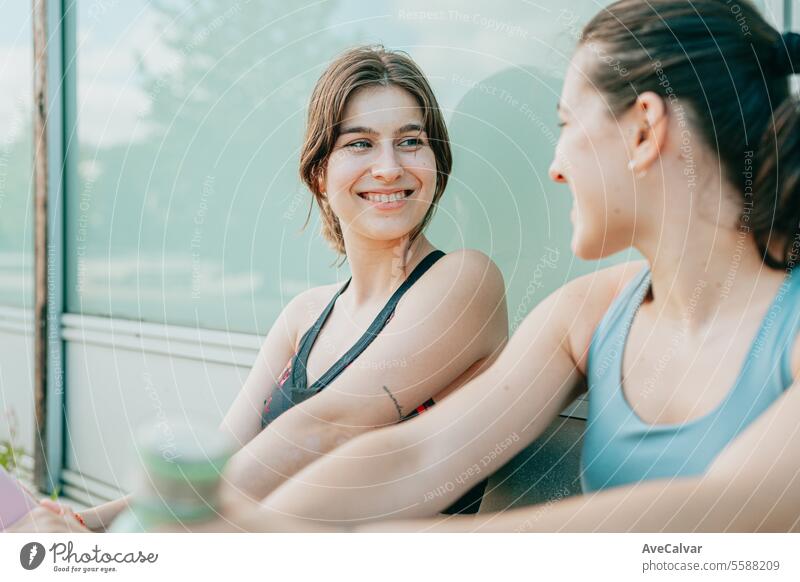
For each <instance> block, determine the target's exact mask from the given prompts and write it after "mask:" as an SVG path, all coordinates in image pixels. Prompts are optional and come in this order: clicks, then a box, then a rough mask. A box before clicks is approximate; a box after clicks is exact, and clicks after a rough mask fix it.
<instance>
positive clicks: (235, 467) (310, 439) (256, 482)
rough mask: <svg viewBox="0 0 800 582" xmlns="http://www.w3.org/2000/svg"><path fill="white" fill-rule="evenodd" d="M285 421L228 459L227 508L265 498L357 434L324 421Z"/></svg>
mask: <svg viewBox="0 0 800 582" xmlns="http://www.w3.org/2000/svg"><path fill="white" fill-rule="evenodd" d="M282 420H283V419H278V421H276V422H275V423H273V425H271V426H270V427H268V428H267V429H265V430H264V431H262V433H261V434H259V435H258V437H257V438H256V439H254V440H253V441H251V442H250V443H249V444H248V445H247V446H245V447H244V448H243V449H241V450H240V451H239V452H238V453H236V454H235V455H234V456H233V457H232V458H231V460H230V461H229V463H228V465H227V466H226V468H225V473H224V478H223V484H222V492H221V495H222V499H223V503H224V504H225V506H226V507H233V506H238V505H240V504H242V503H244V504H247V503H256V502H258V501H260V500H262V499H264V498H265V497H266V496H267V495H269V494H270V493H272V492H273V491H274V490H275V489H277V488H278V487H279V486H280V485H281V484H282V483H283V482H284V481H286V480H287V479H289V478H290V477H292V476H293V475H295V474H296V473H297V472H298V471H300V470H302V469H303V468H304V467H306V466H307V465H309V464H311V463H312V462H314V461H316V460H317V459H319V458H320V457H321V456H323V455H325V454H326V453H328V452H330V451H332V450H333V449H335V448H336V447H338V446H339V445H341V444H344V443H345V442H347V441H348V440H349V439H350V438H352V437H353V436H354V435H355V434H357V431H354V430H351V429H348V428H346V427H345V426H343V425H341V424H339V423H333V422H327V421H324V420H319V421H317V420H308V419H302V422H298V421H296V419H291V418H290V419H287V421H283V422H281V421H282Z"/></svg>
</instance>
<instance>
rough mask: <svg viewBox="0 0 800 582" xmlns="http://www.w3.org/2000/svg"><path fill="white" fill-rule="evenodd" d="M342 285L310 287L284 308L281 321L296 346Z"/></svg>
mask: <svg viewBox="0 0 800 582" xmlns="http://www.w3.org/2000/svg"><path fill="white" fill-rule="evenodd" d="M342 285H343V283H332V284H330V285H319V286H317V287H310V288H309V289H306V290H305V291H302V292H300V293H298V294H297V295H295V296H294V297H293V298H292V299H291V300H290V301H289V302H288V303H287V304H286V305H285V306H284V308H283V311H282V312H281V319H282V320H283V321H284V325H286V328H287V329H288V330H289V332H290V336H291V337H293V338H294V339H295V341H294V345H295V346H296V345H297V342H298V341H299V339H300V335H301V334H302V333H304V332H305V330H306V329H308V328H309V327H310V326H311V325H312V324H313V323H314V322H315V321H316V320H317V317H319V314H320V313H322V310H323V309H325V306H326V305H327V304H328V302H329V301H330V300H331V298H333V296H334V295H335V294H336V292H337V291H338V290H339V288H340V287H341V286H342Z"/></svg>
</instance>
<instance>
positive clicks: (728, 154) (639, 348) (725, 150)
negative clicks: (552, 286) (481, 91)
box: [265, 0, 800, 531]
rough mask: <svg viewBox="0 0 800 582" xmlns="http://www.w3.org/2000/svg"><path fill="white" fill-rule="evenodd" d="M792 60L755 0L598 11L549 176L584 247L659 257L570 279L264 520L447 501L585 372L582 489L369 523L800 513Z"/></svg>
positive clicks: (705, 519) (796, 132) (518, 444)
mask: <svg viewBox="0 0 800 582" xmlns="http://www.w3.org/2000/svg"><path fill="white" fill-rule="evenodd" d="M612 62H613V63H614V64H615V66H613V67H612V66H610V64H609V63H612ZM799 66H800V36H798V35H797V34H794V33H787V34H783V35H781V34H780V33H779V32H778V31H776V30H775V29H774V28H772V27H771V26H770V25H769V24H768V23H767V22H766V21H765V20H764V18H763V17H762V16H761V15H760V14H759V12H758V11H757V10H756V9H755V7H753V6H752V5H751V4H750V3H749V2H747V1H745V0H739V2H738V3H737V10H736V11H734V10H732V9H731V3H730V2H727V1H725V0H692V2H686V1H685V0H621V1H619V2H616V3H614V4H612V5H610V6H609V7H607V8H605V9H603V10H602V11H601V12H600V13H599V14H597V15H596V16H595V17H594V18H593V19H592V20H591V22H589V24H588V25H587V26H586V28H585V29H584V31H583V35H582V38H581V41H580V43H579V46H578V48H577V50H576V52H575V54H574V57H573V59H572V61H571V63H570V66H569V70H568V72H567V75H566V78H565V82H564V87H563V92H562V95H561V98H560V101H559V103H558V111H559V116H560V118H561V125H562V130H561V136H560V139H559V142H558V144H557V147H556V151H555V156H554V160H553V162H552V166H551V168H550V174H551V177H552V179H553V180H555V181H556V182H559V183H562V184H564V185H565V186H566V188H565V193H566V192H570V193H571V196H572V199H573V213H572V221H573V226H574V234H573V239H572V247H573V251H574V252H575V254H576V255H577V256H579V257H581V258H584V259H599V258H601V257H606V256H609V255H611V254H614V253H617V252H619V251H622V250H624V249H626V248H628V247H634V248H635V249H637V250H638V251H639V252H640V253H641V254H642V255H643V257H644V261H641V262H635V263H626V264H622V265H619V266H616V267H613V268H609V269H605V270H600V271H597V272H596V273H594V274H591V275H588V276H585V277H583V278H580V279H577V280H575V281H572V282H570V283H569V284H567V285H565V286H564V287H563V288H562V289H560V290H559V291H557V292H555V293H554V294H553V295H551V296H550V297H549V298H548V299H546V300H545V301H544V302H542V303H541V304H540V305H539V306H537V307H536V309H534V310H533V312H531V314H530V315H529V316H528V317H527V319H526V321H525V322H524V324H523V325H522V326H521V327H520V329H519V330H518V331H517V333H516V334H515V335H514V337H513V338H512V340H511V341H510V343H509V345H508V346H507V347H506V349H505V350H504V351H503V353H502V354H501V355H500V357H499V358H498V360H497V362H496V363H495V364H494V365H493V366H491V367H490V368H489V369H488V370H487V371H486V372H485V373H483V374H482V375H481V376H479V377H478V378H476V379H475V380H473V381H471V382H470V383H468V384H467V385H466V386H465V387H464V388H463V389H462V390H460V391H459V392H458V393H457V394H455V395H454V396H453V397H452V398H451V399H449V400H448V402H446V403H444V404H443V405H442V406H440V407H437V408H436V409H434V410H432V411H431V412H430V413H429V414H426V415H422V416H420V417H419V418H417V419H414V420H413V421H411V422H409V423H404V424H402V425H398V426H396V427H392V428H389V429H385V430H382V431H376V432H373V433H370V434H368V435H365V436H362V437H359V438H358V439H355V440H353V441H351V442H350V443H348V444H347V445H345V446H344V447H342V448H340V449H337V451H336V453H335V454H334V455H331V456H329V457H327V458H326V459H324V460H322V461H319V462H317V463H315V464H313V465H311V466H309V467H308V468H306V470H304V471H303V472H301V473H300V474H299V475H298V476H297V478H296V479H293V480H292V481H291V482H289V483H286V484H285V485H284V486H282V487H281V488H280V489H278V490H277V491H276V492H275V493H274V494H273V495H272V496H271V497H269V498H268V499H267V500H266V502H265V505H266V506H267V508H266V509H265V516H266V515H269V511H270V510H277V511H279V512H281V513H290V514H292V515H297V516H302V517H305V518H311V519H317V520H325V521H326V522H328V523H330V522H331V521H333V522H336V521H339V522H341V523H346V522H349V523H352V522H353V521H354V520H363V521H368V520H377V519H380V518H382V517H384V516H386V515H392V516H393V518H399V517H409V518H423V517H427V516H433V515H435V514H436V512H437V511H438V510H440V509H442V508H444V507H445V506H446V505H447V504H448V503H451V502H452V501H453V500H454V499H456V498H457V497H458V496H459V495H460V494H462V493H463V492H464V491H465V490H466V489H468V488H469V487H470V486H471V485H472V484H474V483H475V482H477V481H478V480H480V479H484V478H485V477H486V476H487V475H489V474H491V473H492V472H493V471H495V470H496V469H498V468H499V467H500V466H502V465H503V464H504V463H505V462H506V461H507V460H509V459H511V458H512V457H513V456H514V455H515V454H516V453H518V452H519V451H521V450H522V449H523V448H524V447H525V446H527V445H528V444H529V443H531V442H532V441H533V440H534V439H535V438H536V437H537V436H539V435H540V434H542V432H543V430H544V429H545V428H546V427H547V426H548V425H549V424H550V423H551V422H552V421H553V420H554V418H556V416H557V415H558V414H559V413H560V412H561V411H562V410H563V409H564V408H565V407H566V406H567V405H568V404H569V403H570V402H571V401H572V400H573V399H574V398H575V397H576V396H578V395H580V394H581V393H582V392H584V391H585V390H587V389H588V399H589V419H588V422H587V424H586V432H585V438H584V443H583V451H582V467H581V483H582V485H583V490H584V493H585V495H583V496H579V497H575V498H572V499H568V500H564V501H560V502H557V503H554V504H548V506H547V508H546V509H544V510H543V508H540V507H531V508H521V509H515V510H512V511H507V512H504V513H503V514H500V515H497V514H494V515H492V514H489V515H479V516H476V517H474V518H472V517H469V518H468V517H456V518H447V519H444V518H440V520H439V521H434V520H417V521H408V522H393V523H389V524H380V525H378V526H372V529H387V530H399V529H411V530H425V531H430V530H437V531H458V530H466V531H474V530H477V531H487V530H501V531H521V530H530V531H533V530H541V531H568V530H580V531H598V530H617V531H629V530H644V531H656V530H678V531H695V530H712V531H722V530H726V531H728V530H744V531H755V530H778V531H788V530H798V529H800V421H798V419H800V386H798V384H800V380H799V379H800V274H794V273H793V267H794V265H795V264H796V262H797V260H798V255H800V229H799V227H800V106H799V105H798V101H797V98H796V97H794V96H792V95H791V94H790V90H789V78H790V76H791V75H792V74H794V73H797V72H798V67H799Z"/></svg>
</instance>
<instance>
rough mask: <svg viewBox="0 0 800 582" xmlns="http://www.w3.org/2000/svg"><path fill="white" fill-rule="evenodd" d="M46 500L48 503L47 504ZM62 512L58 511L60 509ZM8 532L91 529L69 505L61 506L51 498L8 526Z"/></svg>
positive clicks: (64, 531)
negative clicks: (83, 523)
mask: <svg viewBox="0 0 800 582" xmlns="http://www.w3.org/2000/svg"><path fill="white" fill-rule="evenodd" d="M45 501H47V502H48V503H47V504H45ZM54 506H56V507H57V508H59V509H60V511H61V513H58V511H59V509H56V507H54ZM6 531H7V532H8V533H24V532H27V533H89V530H88V529H86V528H85V527H84V526H83V525H81V523H80V521H78V518H77V517H75V512H74V511H72V510H71V509H70V508H69V507H66V506H61V505H59V504H58V503H55V502H54V501H50V500H49V499H47V500H43V501H42V503H41V505H39V507H36V508H34V509H32V510H31V511H29V512H28V514H27V515H26V516H25V517H23V518H22V519H20V520H19V521H17V522H16V523H14V524H13V525H12V526H11V527H8V528H6Z"/></svg>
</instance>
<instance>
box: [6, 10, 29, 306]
mask: <svg viewBox="0 0 800 582" xmlns="http://www.w3.org/2000/svg"><path fill="white" fill-rule="evenodd" d="M32 31H33V24H32V22H31V15H30V5H29V3H25V2H12V3H9V5H8V6H4V7H3V17H2V18H0V119H2V120H3V121H2V124H0V305H10V306H14V307H24V308H28V309H30V308H32V307H33V200H32V192H33V187H32V185H33V142H32V136H33V129H32V127H33V117H32V109H31V104H32V102H33V39H32V35H33V32H32Z"/></svg>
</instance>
